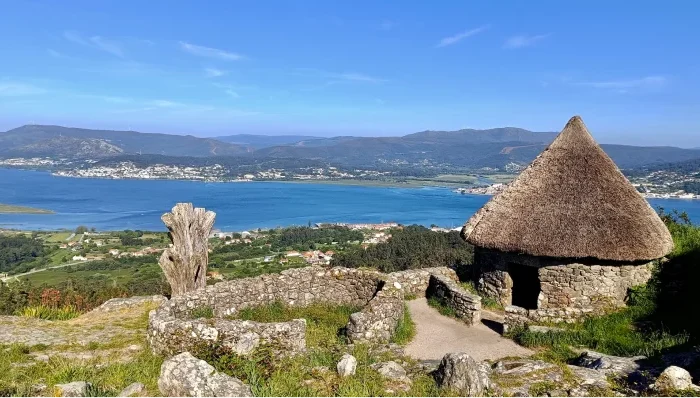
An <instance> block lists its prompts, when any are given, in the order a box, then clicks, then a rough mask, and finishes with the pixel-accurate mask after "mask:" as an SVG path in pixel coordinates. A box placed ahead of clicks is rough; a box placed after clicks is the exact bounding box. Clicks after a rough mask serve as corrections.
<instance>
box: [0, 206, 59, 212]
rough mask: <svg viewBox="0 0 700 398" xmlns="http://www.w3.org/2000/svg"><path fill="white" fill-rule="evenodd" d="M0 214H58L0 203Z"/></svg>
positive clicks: (46, 210)
mask: <svg viewBox="0 0 700 398" xmlns="http://www.w3.org/2000/svg"><path fill="white" fill-rule="evenodd" d="M0 214H56V212H55V211H53V210H48V209H39V208H35V207H28V206H17V205H8V204H4V203H0Z"/></svg>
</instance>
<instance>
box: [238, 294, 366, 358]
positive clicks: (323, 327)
mask: <svg viewBox="0 0 700 398" xmlns="http://www.w3.org/2000/svg"><path fill="white" fill-rule="evenodd" d="M359 310H360V308H359V307H354V306H348V305H339V306H336V305H330V304H312V305H310V306H307V307H290V306H286V305H284V304H283V303H281V302H275V303H272V304H270V305H265V306H260V307H249V308H244V309H242V310H241V311H240V312H239V313H238V314H237V315H236V318H237V319H243V320H248V321H256V322H286V321H291V320H292V319H299V318H304V319H306V345H307V347H311V348H314V347H331V346H333V345H337V344H342V343H344V342H345V336H344V334H343V333H342V330H343V328H344V327H345V325H347V323H348V319H349V318H350V314H352V313H353V312H357V311H359Z"/></svg>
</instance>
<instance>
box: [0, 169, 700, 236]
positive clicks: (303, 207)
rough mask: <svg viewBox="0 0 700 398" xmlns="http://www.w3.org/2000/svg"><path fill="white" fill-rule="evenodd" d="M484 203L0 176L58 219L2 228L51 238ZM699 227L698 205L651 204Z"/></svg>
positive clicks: (0, 186)
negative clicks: (167, 216) (53, 234)
mask: <svg viewBox="0 0 700 398" xmlns="http://www.w3.org/2000/svg"><path fill="white" fill-rule="evenodd" d="M488 199H489V198H488V197H487V196H480V195H460V194H456V193H453V192H452V191H451V190H450V189H447V188H432V187H431V188H386V187H361V186H347V185H330V184H292V183H275V182H248V183H202V182H190V181H145V180H100V179H82V178H68V177H54V176H52V175H51V174H49V173H46V172H37V171H25V170H12V169H0V203H5V204H16V205H23V206H31V207H38V208H43V209H50V210H53V211H55V212H56V214H50V215H43V214H41V215H40V214H0V227H5V228H17V229H31V230H54V229H61V228H69V229H72V228H75V227H76V226H78V225H85V226H88V227H95V228H97V229H99V230H122V229H142V230H164V229H165V228H164V226H163V223H162V222H161V221H160V216H161V215H162V214H163V213H164V212H166V211H169V210H170V209H171V208H172V207H173V205H174V204H175V203H177V202H192V203H194V204H195V205H196V206H198V207H205V208H207V209H210V210H213V211H215V212H216V214H217V216H216V228H219V229H222V230H245V229H253V228H259V227H260V228H268V227H276V226H287V225H306V224H307V223H308V222H309V221H311V222H312V223H315V222H373V223H374V222H388V221H394V222H398V223H402V224H422V225H425V226H429V225H431V224H437V225H440V226H444V227H456V226H459V225H461V224H463V223H464V221H465V220H467V219H468V218H469V217H470V216H471V215H472V214H473V213H474V212H475V211H476V210H478V209H479V208H480V207H481V206H482V205H483V204H484V203H486V201H487V200H488ZM650 202H651V204H652V206H654V207H657V206H662V207H664V208H665V209H667V210H670V209H677V210H679V211H686V212H687V213H688V215H689V216H690V217H691V219H692V220H693V222H694V223H700V200H676V199H651V200H650Z"/></svg>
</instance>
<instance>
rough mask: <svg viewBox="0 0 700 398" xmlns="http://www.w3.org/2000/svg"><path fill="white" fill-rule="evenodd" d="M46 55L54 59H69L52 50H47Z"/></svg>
mask: <svg viewBox="0 0 700 398" xmlns="http://www.w3.org/2000/svg"><path fill="white" fill-rule="evenodd" d="M46 53H48V54H49V55H50V56H52V57H54V58H70V57H69V56H67V55H66V54H63V53H62V52H58V51H56V50H54V49H52V48H49V49H47V50H46Z"/></svg>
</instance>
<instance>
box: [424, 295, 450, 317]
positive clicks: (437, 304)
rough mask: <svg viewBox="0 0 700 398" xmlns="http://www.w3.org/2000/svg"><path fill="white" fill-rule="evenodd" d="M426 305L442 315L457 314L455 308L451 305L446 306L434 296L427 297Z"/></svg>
mask: <svg viewBox="0 0 700 398" xmlns="http://www.w3.org/2000/svg"><path fill="white" fill-rule="evenodd" d="M428 305H429V306H431V307H433V308H435V309H436V310H438V312H439V313H440V314H442V315H444V316H449V317H452V318H456V317H457V314H456V313H455V310H454V309H453V308H452V307H448V306H447V305H445V304H444V303H443V302H442V301H440V300H439V299H437V298H435V297H430V298H428Z"/></svg>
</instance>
